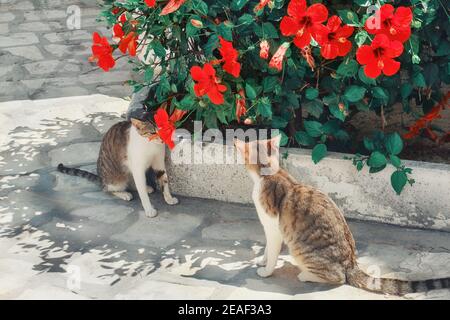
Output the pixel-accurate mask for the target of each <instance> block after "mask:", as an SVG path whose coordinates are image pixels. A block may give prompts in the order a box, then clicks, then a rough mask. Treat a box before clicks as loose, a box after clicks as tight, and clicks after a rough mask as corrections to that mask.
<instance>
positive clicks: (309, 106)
mask: <svg viewBox="0 0 450 320" xmlns="http://www.w3.org/2000/svg"><path fill="white" fill-rule="evenodd" d="M303 106H304V107H305V109H306V111H308V113H309V114H310V115H312V116H313V117H315V118H319V117H320V115H321V114H322V112H323V104H322V102H321V101H320V100H313V101H308V102H306V103H304V104H303Z"/></svg>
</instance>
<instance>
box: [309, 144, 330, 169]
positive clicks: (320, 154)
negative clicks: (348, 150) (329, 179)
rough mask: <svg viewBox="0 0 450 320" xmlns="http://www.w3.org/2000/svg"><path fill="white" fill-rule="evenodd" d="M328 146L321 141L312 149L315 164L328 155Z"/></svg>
mask: <svg viewBox="0 0 450 320" xmlns="http://www.w3.org/2000/svg"><path fill="white" fill-rule="evenodd" d="M327 151H328V150H327V146H326V145H324V144H323V143H320V144H318V145H316V146H315V147H314V149H313V150H312V160H313V162H314V163H315V164H317V163H318V162H319V161H320V160H322V159H323V158H324V157H325V156H326V155H327Z"/></svg>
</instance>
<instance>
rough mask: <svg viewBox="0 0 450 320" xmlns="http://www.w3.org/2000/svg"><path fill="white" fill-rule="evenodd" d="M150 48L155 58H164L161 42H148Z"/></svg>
mask: <svg viewBox="0 0 450 320" xmlns="http://www.w3.org/2000/svg"><path fill="white" fill-rule="evenodd" d="M150 46H151V47H152V49H153V51H154V52H155V55H156V56H157V57H160V58H165V57H166V49H165V48H164V47H163V45H162V44H161V42H159V40H156V39H153V40H152V42H150Z"/></svg>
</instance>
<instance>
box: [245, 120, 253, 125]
mask: <svg viewBox="0 0 450 320" xmlns="http://www.w3.org/2000/svg"><path fill="white" fill-rule="evenodd" d="M244 124H245V125H247V126H250V125H252V124H253V119H252V118H247V119H245V120H244Z"/></svg>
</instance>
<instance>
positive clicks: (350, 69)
mask: <svg viewBox="0 0 450 320" xmlns="http://www.w3.org/2000/svg"><path fill="white" fill-rule="evenodd" d="M358 68H359V64H358V62H356V60H353V59H351V60H349V61H348V62H347V63H346V62H345V61H344V62H342V63H341V64H340V65H339V67H338V68H337V70H336V73H337V75H338V76H341V77H343V78H348V77H353V76H354V75H355V74H356V73H357V72H358Z"/></svg>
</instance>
